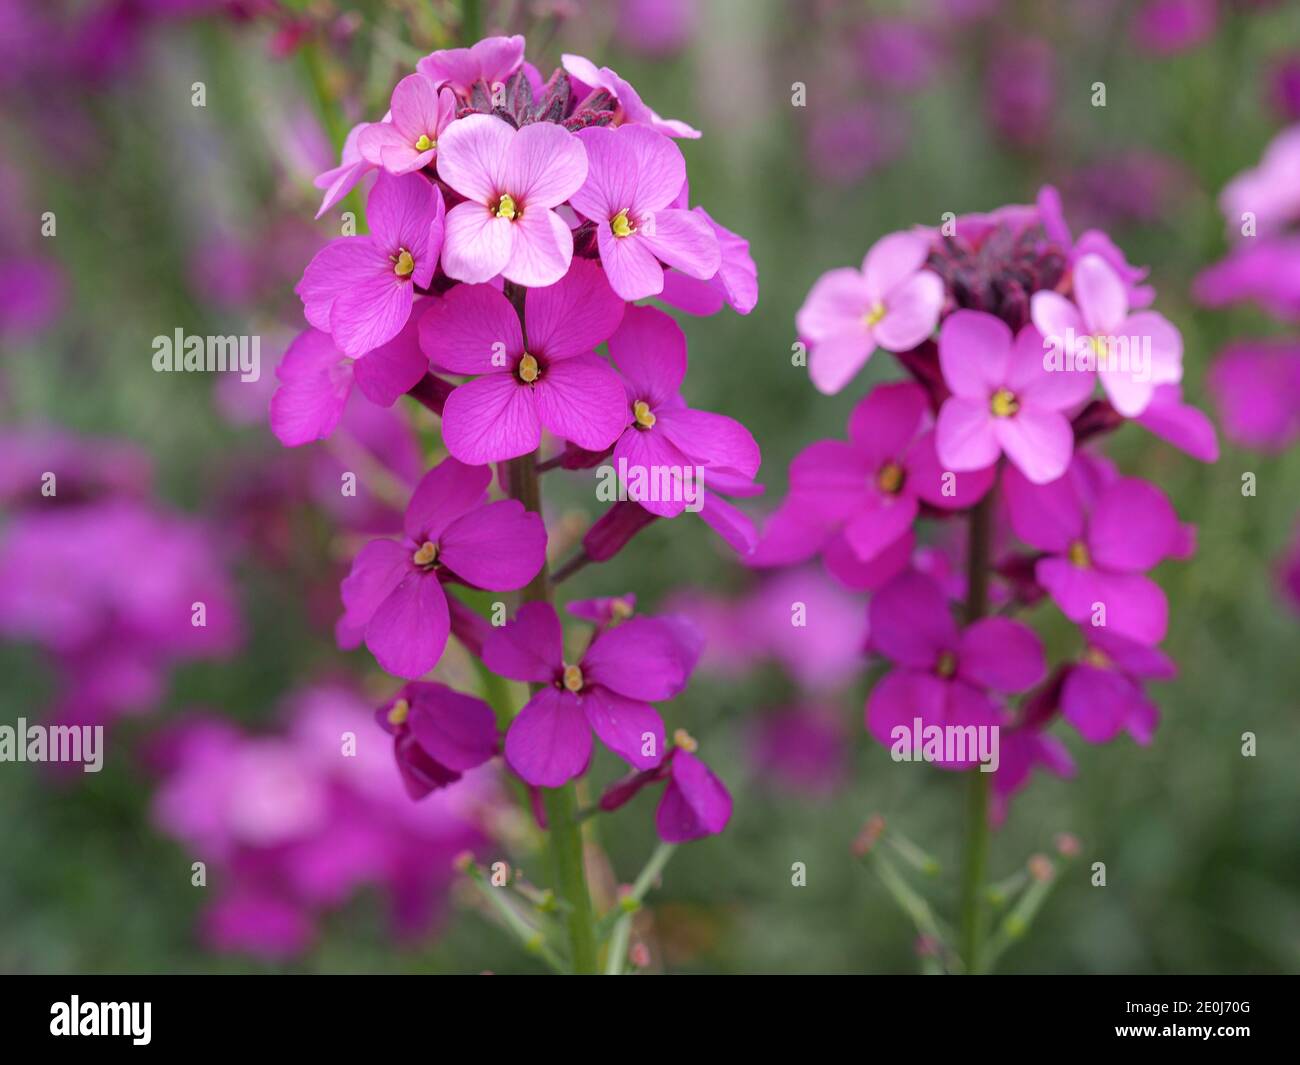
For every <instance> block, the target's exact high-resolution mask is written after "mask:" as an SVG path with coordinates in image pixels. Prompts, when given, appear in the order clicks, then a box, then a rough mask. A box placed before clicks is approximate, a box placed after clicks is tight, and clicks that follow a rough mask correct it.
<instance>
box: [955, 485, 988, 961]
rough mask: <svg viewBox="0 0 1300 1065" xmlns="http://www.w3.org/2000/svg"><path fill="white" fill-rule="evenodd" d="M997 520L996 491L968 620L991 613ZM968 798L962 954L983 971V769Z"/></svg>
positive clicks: (975, 563)
mask: <svg viewBox="0 0 1300 1065" xmlns="http://www.w3.org/2000/svg"><path fill="white" fill-rule="evenodd" d="M992 519H993V493H992V492H991V491H990V492H989V494H988V495H986V496H985V497H984V498H983V499H982V500H980V502H979V503H978V504H976V506H975V507H974V509H972V510H971V512H970V541H969V544H968V550H967V556H966V622H967V624H969V623H971V622H973V621H978V620H979V619H980V618H982V617H984V615H985V614H987V613H988V606H989V562H990V554H991V547H992V545H991V542H990V541H991V532H992ZM967 777H968V781H967V783H968V791H967V795H966V853H965V856H964V861H963V863H962V883H961V940H960V950H961V956H962V959H963V961H965V963H966V972H968V973H978V972H979V971H980V948H981V946H982V945H983V938H984V916H985V915H984V878H985V870H986V868H987V866H988V855H989V779H990V774H988V773H983V772H981V771H980V768H979V767H978V766H976V767H974V768H973V769H971V770H969V771H968V773H967Z"/></svg>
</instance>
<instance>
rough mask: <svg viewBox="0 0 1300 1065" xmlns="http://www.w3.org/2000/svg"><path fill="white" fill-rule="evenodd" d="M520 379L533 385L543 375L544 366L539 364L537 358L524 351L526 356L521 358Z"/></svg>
mask: <svg viewBox="0 0 1300 1065" xmlns="http://www.w3.org/2000/svg"><path fill="white" fill-rule="evenodd" d="M518 373H519V380H521V381H522V382H523V383H524V384H526V385H531V384H532V383H533V382H534V381H536V380H537V379H538V378H539V377H541V375H542V368H541V367H540V366H538V365H537V360H536V359H535V358H534V357H533V356H531V355H529V354H528V352H526V351H525V352H524V357H523V358H522V359H520V360H519V370H518Z"/></svg>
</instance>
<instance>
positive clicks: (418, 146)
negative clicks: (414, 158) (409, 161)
mask: <svg viewBox="0 0 1300 1065" xmlns="http://www.w3.org/2000/svg"><path fill="white" fill-rule="evenodd" d="M436 147H438V142H437V141H436V140H434V139H433V138H432V137H430V136H429V135H428V134H427V133H421V134H420V139H419V140H418V141H416V142H415V150H416V151H417V152H427V151H428V150H429V149H430V148H436Z"/></svg>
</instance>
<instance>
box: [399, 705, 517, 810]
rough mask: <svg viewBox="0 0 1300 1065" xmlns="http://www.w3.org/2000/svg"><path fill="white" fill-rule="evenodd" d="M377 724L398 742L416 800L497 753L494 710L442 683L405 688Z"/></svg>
mask: <svg viewBox="0 0 1300 1065" xmlns="http://www.w3.org/2000/svg"><path fill="white" fill-rule="evenodd" d="M375 720H376V721H377V722H378V723H379V727H380V728H382V729H383V730H384V731H385V732H387V733H388V734H389V735H390V736H392V737H393V758H394V760H395V761H396V762H397V769H398V772H399V773H400V774H401V777H402V783H403V784H404V785H405V786H406V793H407V794H408V795H410V797H411V798H412V799H423V798H424V797H425V796H426V795H428V794H429V793H430V792H431V791H435V790H437V789H438V788H445V787H447V785H449V784H454V783H455V782H456V781H458V780H460V778H461V776H462V775H463V774H464V773H465V772H467V771H468V770H470V769H473V768H475V767H476V766H480V765H482V764H483V763H484V762H486V761H487V760H488V759H489V758H491V757H493V755H495V754H496V753H497V723H496V715H494V714H493V713H492V707H490V706H489V705H488V704H487V703H485V702H484V701H483V700H482V699H476V698H475V697H474V696H472V695H464V694H462V693H461V692H458V691H453V690H452V689H451V688H448V687H447V686H446V685H443V684H426V683H424V682H423V681H413V682H412V683H410V684H407V685H404V686H403V687H402V690H401V691H400V692H398V694H397V695H396V696H395V697H394V698H392V699H390V700H389V701H388V702H386V703H385V704H384V705H383V706H381V707H380V708H379V709H378V710H376V711H375Z"/></svg>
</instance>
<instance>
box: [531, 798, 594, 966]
mask: <svg viewBox="0 0 1300 1065" xmlns="http://www.w3.org/2000/svg"><path fill="white" fill-rule="evenodd" d="M544 801H545V803H546V820H547V825H548V827H549V829H550V834H551V852H552V857H553V859H554V862H555V876H556V880H557V884H556V890H557V893H558V894H559V896H560V898H562V899H564V901H565V902H567V903H568V904H569V906H570V907H572V908H571V909H570V911H569V914H568V918H567V920H566V924H567V925H568V928H569V949H570V951H571V952H572V962H573V972H574V973H575V974H576V975H579V976H582V975H591V974H594V973H596V972H597V971H598V969H597V967H596V930H595V922H594V920H593V915H592V910H591V893H590V892H589V891H588V890H587V869H586V863H585V861H584V860H583V853H582V827H581V825H579V824H578V821H577V819H576V817H575V816H574V815H575V814H576V813H577V809H578V794H577V789H576V788H575V787H574V785H573V784H566V785H564V787H562V788H547V789H546V791H545V798H544Z"/></svg>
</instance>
